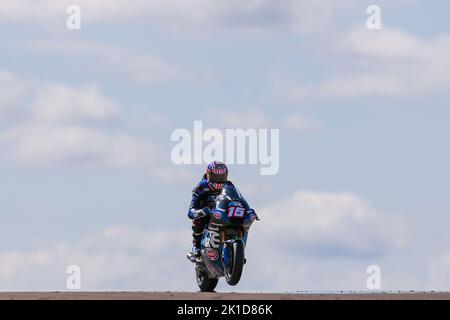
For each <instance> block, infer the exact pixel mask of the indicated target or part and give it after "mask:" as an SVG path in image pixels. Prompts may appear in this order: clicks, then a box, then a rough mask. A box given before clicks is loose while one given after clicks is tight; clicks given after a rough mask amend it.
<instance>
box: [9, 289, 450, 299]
mask: <svg viewBox="0 0 450 320" xmlns="http://www.w3.org/2000/svg"><path fill="white" fill-rule="evenodd" d="M212 299H214V300H450V292H377V293H357V292H348V293H346V292H343V293H303V292H302V293H292V292H289V293H258V292H256V293H250V292H249V293H234V292H229V293H215V292H214V293H203V292H148V291H146V292H131V291H127V292H117V291H113V292H0V300H212Z"/></svg>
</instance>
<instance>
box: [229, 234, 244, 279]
mask: <svg viewBox="0 0 450 320" xmlns="http://www.w3.org/2000/svg"><path fill="white" fill-rule="evenodd" d="M230 256H231V257H230V258H231V259H230V262H229V263H230V267H229V268H228V269H229V271H226V272H225V280H226V281H227V283H228V284H229V285H230V286H235V285H237V284H238V282H239V280H240V279H241V275H242V269H243V268H244V260H245V259H244V243H243V242H242V240H238V241H234V242H233V244H232V247H231V254H230Z"/></svg>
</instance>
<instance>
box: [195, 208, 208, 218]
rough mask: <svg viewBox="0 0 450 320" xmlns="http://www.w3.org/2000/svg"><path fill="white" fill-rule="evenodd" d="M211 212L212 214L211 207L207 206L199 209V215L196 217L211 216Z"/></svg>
mask: <svg viewBox="0 0 450 320" xmlns="http://www.w3.org/2000/svg"><path fill="white" fill-rule="evenodd" d="M210 214H211V211H210V210H209V208H208V207H205V208H203V209H201V210H198V211H197V215H196V217H195V218H196V219H199V218H204V217H207V216H209V215H210Z"/></svg>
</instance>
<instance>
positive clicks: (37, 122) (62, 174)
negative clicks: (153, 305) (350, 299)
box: [0, 0, 450, 290]
mask: <svg viewBox="0 0 450 320" xmlns="http://www.w3.org/2000/svg"><path fill="white" fill-rule="evenodd" d="M134 2H135V3H134V4H133V6H130V5H129V4H128V2H126V1H115V2H113V3H110V4H106V3H103V2H102V1H84V0H79V1H78V3H77V4H78V5H79V6H80V8H81V13H82V15H81V18H82V28H81V30H73V31H70V30H67V29H66V19H67V17H68V15H67V14H66V12H65V11H66V7H67V5H68V4H69V3H68V2H67V3H66V2H65V1H33V2H32V3H30V2H28V1H24V0H21V1H19V0H16V1H12V0H11V1H3V2H2V4H0V37H1V39H2V42H1V46H2V49H1V50H0V57H1V59H0V151H1V153H0V163H1V166H0V173H1V176H2V177H3V181H4V183H2V184H0V194H2V195H3V196H2V201H1V202H0V203H1V204H0V209H1V213H2V218H3V219H2V223H1V225H0V234H1V240H2V241H0V261H1V263H0V265H2V266H1V267H0V289H1V290H8V289H11V290H12V289H14V290H43V289H64V288H65V277H66V274H65V268H66V266H68V265H69V264H79V265H80V266H81V269H82V275H83V278H82V279H84V280H83V288H84V289H109V290H111V289H129V290H133V289H147V290H153V289H154V290H162V289H171V290H195V289H196V288H195V281H194V277H193V275H192V270H191V265H189V263H188V262H187V260H186V261H185V258H184V252H185V251H187V250H188V249H189V248H190V242H191V240H190V234H189V229H190V227H189V221H188V220H187V218H186V216H185V211H186V209H187V206H188V203H189V200H190V193H191V190H192V188H193V186H194V185H195V184H196V182H197V181H198V179H199V178H200V177H201V175H202V173H203V170H204V166H198V165H190V166H189V165H185V166H175V165H174V164H172V162H171V160H170V152H171V149H172V147H173V145H174V143H173V142H171V141H170V136H171V133H172V132H173V131H174V130H175V129H177V128H187V129H188V130H193V123H194V121H195V120H202V121H204V127H205V128H220V129H226V128H267V129H272V128H277V129H278V128H279V129H280V171H279V173H278V174H277V175H275V176H261V175H259V167H258V166H255V165H231V166H230V169H231V179H232V180H233V181H235V182H236V184H237V185H238V186H239V187H240V189H241V191H242V193H243V194H244V195H246V196H247V198H248V201H249V202H250V203H251V205H252V206H253V207H255V209H256V210H257V211H258V212H259V214H260V215H261V217H262V221H261V222H260V223H259V224H258V225H255V226H254V230H252V232H254V233H253V234H252V235H250V242H249V247H248V255H249V264H248V266H247V269H246V272H245V274H244V278H243V281H242V283H241V286H240V288H238V289H241V290H302V289H310V290H340V289H347V290H352V289H354V290H364V289H365V279H366V277H367V275H366V274H365V270H366V267H367V266H368V265H370V264H378V265H379V266H380V267H381V270H382V275H383V280H382V286H383V289H403V290H409V289H417V290H425V289H443V290H448V289H450V277H449V276H448V274H450V273H449V272H448V269H449V268H450V251H449V250H448V243H449V240H450V238H449V236H448V235H447V233H448V232H447V226H448V224H449V222H450V219H449V218H448V216H447V215H448V209H449V207H450V203H449V197H448V191H449V190H450V179H449V178H450V175H449V170H448V169H447V164H448V163H449V160H450V148H449V134H450V132H449V127H448V120H449V116H450V111H449V108H448V98H449V92H450V90H449V89H450V76H449V70H450V64H449V62H448V56H449V55H450V34H449V33H450V26H449V23H450V22H449V21H448V19H447V17H446V16H445V13H446V12H448V9H449V4H448V3H447V2H445V1H436V2H433V5H431V4H430V3H429V2H426V1H414V0H402V1H378V2H377V3H372V2H368V1H356V0H346V1H342V2H340V4H339V5H338V4H337V3H336V2H332V1H327V0H324V1H312V0H299V1H290V0H286V1H268V0H259V1H229V2H227V3H226V4H225V3H224V4H217V3H214V2H212V1H207V0H189V1H178V0H173V1H139V0H136V1H134ZM70 4H72V3H70ZM370 4H377V5H379V6H380V8H381V17H382V29H381V30H378V31H369V30H367V29H366V19H367V17H368V15H367V14H366V8H367V6H368V5H370ZM278 207H279V208H282V209H278ZM272 227H273V229H272ZM286 242H288V243H289V244H290V245H289V246H285V245H284V243H286ZM283 248H288V249H289V250H285V249H283ZM268 254H270V256H271V257H273V259H271V261H269V262H268V261H267V255H268ZM124 261H125V262H124ZM166 261H167V262H166ZM251 261H254V262H253V264H252V263H251ZM260 263H264V265H267V267H266V268H265V270H258V268H257V266H258V265H259V264H260ZM167 264H170V265H171V266H170V268H168V267H167ZM165 268H167V270H166V269H165ZM105 269H108V272H104V270H105ZM148 270H153V271H154V272H153V273H152V272H149V271H148ZM161 270H166V271H167V272H171V274H170V281H169V280H167V281H166V282H165V281H163V280H161V277H160V275H159V274H158V272H160V271H161ZM337 270H338V271H337ZM339 270H340V271H339ZM287 274H295V275H296V277H295V279H292V278H288V277H287ZM268 278H270V281H269V280H267V279H268ZM221 289H222V290H228V288H227V287H226V286H222V287H221Z"/></svg>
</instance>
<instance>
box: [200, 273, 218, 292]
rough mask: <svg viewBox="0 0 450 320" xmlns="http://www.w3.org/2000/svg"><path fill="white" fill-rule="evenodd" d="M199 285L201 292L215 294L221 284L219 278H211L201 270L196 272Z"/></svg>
mask: <svg viewBox="0 0 450 320" xmlns="http://www.w3.org/2000/svg"><path fill="white" fill-rule="evenodd" d="M195 274H196V278H197V284H198V287H199V288H200V291H201V292H213V291H214V289H215V288H216V286H217V283H218V282H219V279H217V278H210V277H208V274H207V273H206V272H205V271H204V270H201V269H199V268H197V269H196V270H195Z"/></svg>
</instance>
